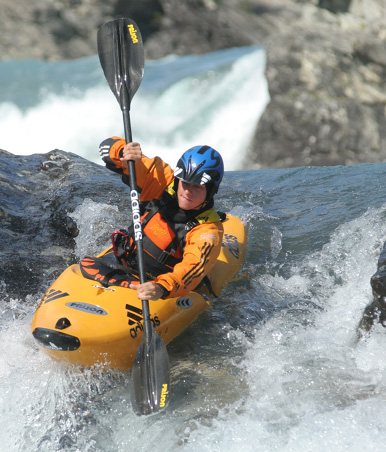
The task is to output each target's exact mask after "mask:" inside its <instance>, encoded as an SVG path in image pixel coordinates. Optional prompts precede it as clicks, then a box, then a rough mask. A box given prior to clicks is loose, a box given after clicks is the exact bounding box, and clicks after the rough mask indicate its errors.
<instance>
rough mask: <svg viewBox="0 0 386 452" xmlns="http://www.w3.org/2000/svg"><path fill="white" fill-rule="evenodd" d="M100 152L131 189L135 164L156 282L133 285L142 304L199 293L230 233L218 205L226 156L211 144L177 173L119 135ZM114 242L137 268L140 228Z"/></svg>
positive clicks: (193, 151)
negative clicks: (216, 198)
mask: <svg viewBox="0 0 386 452" xmlns="http://www.w3.org/2000/svg"><path fill="white" fill-rule="evenodd" d="M99 150H100V154H101V157H102V160H103V161H104V162H105V164H106V167H107V168H109V169H111V170H112V171H114V172H117V173H119V174H121V176H122V181H123V182H124V183H125V184H127V185H129V176H128V164H127V162H128V161H129V160H132V161H134V162H135V171H136V177H137V185H138V187H137V191H138V193H139V196H140V197H139V201H140V204H141V222H142V233H143V250H144V260H145V268H146V272H147V275H148V276H149V278H150V279H151V281H148V282H145V283H143V284H138V283H131V284H130V286H129V287H130V288H131V289H135V290H137V295H138V298H139V299H142V300H158V299H160V298H172V297H181V296H184V295H186V294H187V293H188V292H189V291H191V290H194V289H195V288H196V287H197V286H198V285H200V283H201V282H202V281H203V280H204V278H205V277H206V275H207V274H208V272H209V271H210V269H211V268H212V267H213V265H214V264H215V262H216V260H217V257H218V255H219V254H220V250H221V244H222V237H223V232H224V229H223V225H222V223H221V218H220V215H219V214H218V213H217V212H216V211H215V210H214V207H213V205H214V201H213V197H214V195H215V194H216V193H217V191H218V188H219V185H220V183H221V180H222V177H223V174H224V164H223V160H222V158H221V155H220V154H219V153H218V152H217V151H216V150H215V149H213V148H211V147H210V146H195V147H192V148H190V149H188V150H187V151H186V152H185V153H184V154H183V155H182V156H181V158H180V159H179V160H178V163H177V167H176V168H175V170H174V171H173V170H172V168H171V167H170V166H169V165H168V164H167V163H165V162H164V161H163V160H161V159H160V158H159V157H154V158H148V157H146V156H144V155H143V154H142V150H141V146H140V144H139V143H128V144H126V142H125V140H123V139H122V138H119V137H112V138H108V139H106V140H104V141H103V142H102V143H101V144H100V147H99ZM113 242H114V249H115V251H116V256H117V257H119V260H120V262H121V263H122V264H124V265H127V266H129V267H130V268H133V269H136V268H137V262H136V247H135V242H134V229H133V228H131V230H129V231H128V233H127V234H126V231H124V232H123V231H118V232H117V233H116V235H115V237H114V239H113ZM122 243H123V246H122Z"/></svg>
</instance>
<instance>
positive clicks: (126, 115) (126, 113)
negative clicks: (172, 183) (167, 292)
mask: <svg viewBox="0 0 386 452" xmlns="http://www.w3.org/2000/svg"><path fill="white" fill-rule="evenodd" d="M122 114H123V124H124V128H125V139H126V143H131V142H132V141H133V136H132V131H131V121H130V110H129V108H127V107H126V108H125V107H124V108H123V109H122ZM127 163H128V166H129V183H130V188H131V210H132V215H133V224H134V238H135V245H136V247H137V264H138V270H139V281H140V283H141V284H143V283H144V282H146V272H145V261H144V255H143V241H142V226H141V216H140V211H139V196H138V191H137V176H136V173H135V162H134V161H133V160H129V161H128V162H127ZM142 312H143V328H144V334H145V336H146V338H147V339H148V338H150V335H151V332H150V327H149V322H150V309H149V301H148V300H142ZM146 343H148V341H146Z"/></svg>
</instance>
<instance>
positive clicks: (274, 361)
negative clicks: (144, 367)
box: [0, 200, 386, 452]
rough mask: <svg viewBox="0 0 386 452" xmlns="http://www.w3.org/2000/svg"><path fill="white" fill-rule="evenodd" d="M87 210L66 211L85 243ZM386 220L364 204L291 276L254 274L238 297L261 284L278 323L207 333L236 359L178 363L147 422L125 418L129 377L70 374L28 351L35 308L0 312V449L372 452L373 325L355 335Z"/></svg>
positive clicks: (375, 427)
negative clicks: (168, 394)
mask: <svg viewBox="0 0 386 452" xmlns="http://www.w3.org/2000/svg"><path fill="white" fill-rule="evenodd" d="M99 208H100V211H101V213H102V212H104V209H105V206H104V205H100V206H99ZM90 209H91V210H92V211H94V212H96V211H97V210H98V206H97V205H95V203H90V202H89V201H87V200H86V201H85V203H84V204H83V207H82V208H81V209H78V211H77V212H76V213H75V216H76V218H77V223H78V225H80V227H81V228H82V229H83V228H85V229H84V231H83V233H84V234H85V236H84V238H87V235H88V234H92V226H91V227H90V222H89V221H88V220H89V216H90ZM248 213H249V211H245V215H248ZM385 213H386V206H383V207H382V208H381V209H375V208H371V209H369V210H368V211H367V212H366V213H365V214H364V215H362V216H360V217H358V218H356V219H355V220H352V221H349V222H347V223H343V224H342V225H341V226H340V227H339V228H338V229H337V230H336V231H335V232H333V233H332V235H331V237H330V239H329V240H328V242H327V243H326V245H325V246H324V247H323V248H322V249H321V250H320V251H316V252H313V253H312V254H310V255H309V256H307V258H306V259H304V260H299V261H298V262H297V264H296V265H293V267H292V269H291V275H290V277H289V278H287V279H283V278H282V277H279V276H277V275H276V276H274V275H270V274H266V275H263V276H262V277H260V278H259V279H253V280H252V290H249V291H247V292H246V291H244V292H241V293H239V296H240V300H239V301H240V302H241V301H243V302H247V303H250V304H253V303H255V304H256V307H257V306H259V301H258V297H259V294H260V293H261V289H262V287H264V290H265V291H266V292H267V293H268V294H269V295H270V296H269V300H270V303H271V305H272V307H275V308H276V309H278V308H279V309H278V310H277V311H276V313H275V315H273V316H272V317H270V318H269V319H268V320H267V321H266V322H265V323H263V322H258V323H256V324H255V325H251V332H253V335H252V336H251V335H250V334H246V332H243V331H241V330H239V329H238V328H233V327H231V326H230V325H223V326H222V328H221V329H220V330H218V329H217V331H215V330H213V331H212V332H210V333H209V334H210V335H209V336H208V338H209V340H210V341H211V344H212V345H211V347H210V348H212V347H213V346H216V342H217V341H222V342H223V343H224V344H225V346H226V347H227V348H229V349H230V350H232V349H233V350H238V352H237V353H236V352H233V353H232V352H231V353H230V355H229V358H228V359H226V360H225V361H224V362H219V361H218V359H217V357H216V355H215V354H213V356H209V360H206V359H208V358H206V359H205V357H204V356H207V355H206V354H205V352H204V350H203V349H202V350H201V351H200V350H199V354H198V356H196V357H193V361H192V362H190V359H192V358H189V354H186V353H185V352H184V354H183V356H184V359H183V360H182V361H181V360H180V359H179V358H178V354H177V356H176V358H175V361H174V364H173V366H172V369H173V374H172V380H173V398H172V401H171V405H170V407H169V408H168V410H166V411H165V412H163V413H161V414H160V415H157V416H151V417H148V418H138V417H136V416H135V415H134V414H133V413H132V411H131V407H130V401H129V395H128V394H129V391H128V377H129V374H127V373H117V374H115V373H114V372H108V373H105V374H103V373H101V372H100V371H98V370H97V369H96V370H94V371H90V370H86V371H81V370H79V369H77V368H74V367H67V366H66V365H63V364H58V363H55V362H53V361H51V360H50V359H49V358H48V357H46V356H45V355H44V354H43V353H42V352H41V351H38V350H37V348H36V346H35V344H34V342H33V339H32V336H31V334H30V324H31V320H32V315H33V312H34V310H35V308H36V305H37V303H38V299H32V298H27V300H25V301H24V302H23V303H21V302H19V301H17V300H15V301H13V302H11V303H10V304H3V305H1V311H2V325H1V328H2V329H1V331H0V341H1V344H2V347H1V351H0V443H1V444H2V450H6V451H9V452H14V451H28V452H30V451H39V452H40V451H54V450H60V451H82V452H83V451H100V452H107V451H114V452H126V451H128V450H137V451H150V450H154V447H160V450H164V451H174V450H184V451H192V452H193V451H194V452H195V451H200V452H202V451H211V452H213V451H214V452H216V451H218V452H228V451H231V452H236V451H237V452H238V451H240V452H244V451H247V452H249V451H250V452H256V451H262V452H263V451H281V452H290V451H296V452H303V451H304V452H310V451H315V452H326V451H334V452H343V451H350V452H362V451H366V452H367V451H377V452H378V451H379V452H381V451H383V450H384V444H385V441H386V407H385V403H384V401H385V393H386V392H385V391H386V336H385V334H384V329H383V328H382V327H378V328H375V331H374V332H373V334H372V335H371V336H369V337H368V338H367V340H366V341H363V342H360V343H359V344H357V343H356V341H355V329H356V326H357V324H358V322H359V319H360V316H361V313H362V311H363V308H364V306H365V305H366V304H367V302H368V301H369V300H370V299H371V289H370V285H369V279H370V276H371V275H372V274H373V273H374V271H375V268H376V261H377V258H378V255H379V252H380V249H381V246H382V243H383V238H384V237H385V236H386V226H385V222H384V216H385ZM109 215H114V212H110V214H109ZM96 217H97V215H95V218H96ZM91 223H92V222H91ZM279 227H280V225H279ZM252 246H253V245H252ZM84 251H86V250H84V249H82V250H81V251H80V252H81V253H83V252H84ZM232 297H234V293H233V295H232ZM291 300H292V301H291ZM305 300H309V303H312V304H313V305H314V307H315V309H310V306H309V305H307V304H304V303H305ZM220 303H226V301H220ZM289 304H291V306H292V307H289ZM280 306H281V307H282V308H283V309H282V310H281V309H280ZM214 309H215V312H216V309H219V310H221V309H222V308H221V307H219V306H217V307H215V308H214ZM214 315H215V314H214ZM195 328H196V329H197V328H198V329H199V331H200V325H196V326H195ZM201 334H202V330H201ZM196 339H197V337H196ZM185 345H186V344H185ZM192 345H193V344H190V346H192ZM174 353H176V352H175V351H174ZM206 353H207V352H206ZM213 353H215V352H213ZM171 356H172V359H173V351H172V352H171ZM200 356H201V358H200ZM195 358H196V359H198V361H195V360H194V359H195ZM176 360H177V361H176ZM232 381H233V383H232ZM189 382H192V385H190V383H189ZM193 382H194V383H193ZM186 387H187V388H190V389H184V388H186ZM156 445H159V446H156ZM161 445H162V446H161Z"/></svg>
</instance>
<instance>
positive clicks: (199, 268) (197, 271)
mask: <svg viewBox="0 0 386 452" xmlns="http://www.w3.org/2000/svg"><path fill="white" fill-rule="evenodd" d="M212 249H213V245H212V244H209V243H206V242H205V243H204V245H203V247H202V248H201V257H200V262H199V263H198V264H197V265H195V266H194V267H193V268H192V269H191V270H189V271H188V273H187V274H186V275H185V276H184V277H183V278H182V280H183V282H184V286H185V287H187V286H188V285H189V284H191V282H192V281H193V280H194V279H195V278H199V277H200V276H202V274H203V273H204V269H205V265H206V264H207V262H208V259H209V255H210V253H211V251H212Z"/></svg>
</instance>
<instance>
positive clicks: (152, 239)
mask: <svg viewBox="0 0 386 452" xmlns="http://www.w3.org/2000/svg"><path fill="white" fill-rule="evenodd" d="M176 206H177V207H178V204H177V200H176V198H175V190H174V181H173V182H172V183H171V184H170V185H169V186H168V187H167V188H166V190H165V192H164V194H163V196H162V198H161V199H154V200H152V201H150V202H146V203H141V223H142V237H143V250H144V261H145V270H146V273H147V275H148V277H149V278H151V279H154V278H155V277H157V276H158V275H161V274H163V273H168V272H171V271H173V268H174V266H175V265H176V264H177V263H179V262H181V261H182V257H183V252H184V248H185V240H186V234H187V233H188V231H190V230H191V229H193V228H194V227H196V226H198V225H200V224H204V223H213V222H216V221H221V220H222V218H221V217H220V215H219V214H218V213H217V212H216V210H215V209H214V208H213V207H211V208H209V209H206V210H204V209H203V210H202V211H198V212H197V215H196V216H194V214H195V212H189V216H187V217H186V216H185V215H184V214H182V215H181V212H179V213H177V214H176V215H174V216H173V214H172V213H171V212H173V209H174V210H175V211H176V212H177V211H178V209H176ZM179 210H180V209H179ZM118 233H120V234H125V232H124V233H123V232H122V231H116V232H115V233H114V234H118ZM114 234H113V236H114ZM118 238H119V237H118ZM113 245H115V254H116V256H117V257H118V258H119V259H120V260H121V262H123V263H126V264H127V265H129V266H130V267H131V268H133V269H137V259H136V245H135V241H134V229H133V227H132V226H131V227H130V228H129V230H128V232H127V240H126V243H125V244H124V246H123V248H122V245H121V246H120V247H118V246H117V241H116V242H115V243H114V238H113ZM119 248H120V249H119Z"/></svg>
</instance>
